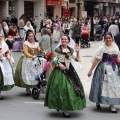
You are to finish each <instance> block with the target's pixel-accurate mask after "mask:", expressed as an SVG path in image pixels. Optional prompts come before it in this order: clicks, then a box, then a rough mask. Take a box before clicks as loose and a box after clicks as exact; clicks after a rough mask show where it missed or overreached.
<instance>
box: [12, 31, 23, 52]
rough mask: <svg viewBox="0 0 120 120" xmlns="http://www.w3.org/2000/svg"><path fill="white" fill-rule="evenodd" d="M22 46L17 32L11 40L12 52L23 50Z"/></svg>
mask: <svg viewBox="0 0 120 120" xmlns="http://www.w3.org/2000/svg"><path fill="white" fill-rule="evenodd" d="M22 46H23V42H22V39H21V37H20V35H19V33H18V32H17V33H16V35H15V37H14V40H13V50H15V51H20V50H22V48H23V47H22Z"/></svg>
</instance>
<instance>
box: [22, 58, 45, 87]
mask: <svg viewBox="0 0 120 120" xmlns="http://www.w3.org/2000/svg"><path fill="white" fill-rule="evenodd" d="M45 62H46V60H45V59H44V58H35V59H34V60H32V59H31V58H27V57H24V59H23V63H22V79H23V81H24V83H25V84H27V85H36V84H37V83H38V82H37V81H35V77H36V75H37V74H38V73H40V72H42V69H43V66H44V64H45Z"/></svg>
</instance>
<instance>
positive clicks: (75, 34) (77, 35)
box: [73, 21, 81, 44]
mask: <svg viewBox="0 0 120 120" xmlns="http://www.w3.org/2000/svg"><path fill="white" fill-rule="evenodd" d="M80 37H81V26H80V25H79V22H78V21H76V22H75V26H74V27H73V38H74V39H75V43H77V44H79V41H80Z"/></svg>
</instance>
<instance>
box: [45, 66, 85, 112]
mask: <svg viewBox="0 0 120 120" xmlns="http://www.w3.org/2000/svg"><path fill="white" fill-rule="evenodd" d="M74 73H75V74H74ZM75 75H76V76H77V73H76V72H73V78H72V79H74V78H75ZM77 77H78V76H77ZM80 84H81V86H82V83H81V82H80ZM82 90H83V86H82ZM45 106H47V107H48V108H49V109H57V110H71V111H74V110H82V109H83V108H85V107H86V99H85V97H84V98H81V97H80V96H78V95H77V94H76V92H75V90H74V88H73V85H72V84H71V83H70V82H69V81H68V79H67V77H66V75H65V74H64V73H63V71H61V70H60V69H59V68H54V69H53V71H52V73H51V75H50V78H49V80H48V85H47V92H46V97H45Z"/></svg>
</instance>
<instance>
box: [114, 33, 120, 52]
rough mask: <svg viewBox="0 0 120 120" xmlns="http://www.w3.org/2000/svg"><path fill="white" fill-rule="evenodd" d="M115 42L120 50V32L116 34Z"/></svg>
mask: <svg viewBox="0 0 120 120" xmlns="http://www.w3.org/2000/svg"><path fill="white" fill-rule="evenodd" d="M115 42H116V44H117V46H118V48H119V50H120V32H119V33H117V35H116V36H115Z"/></svg>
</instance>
